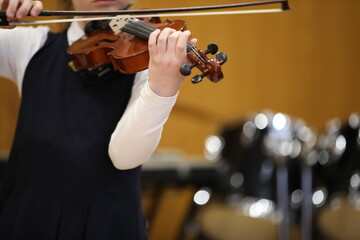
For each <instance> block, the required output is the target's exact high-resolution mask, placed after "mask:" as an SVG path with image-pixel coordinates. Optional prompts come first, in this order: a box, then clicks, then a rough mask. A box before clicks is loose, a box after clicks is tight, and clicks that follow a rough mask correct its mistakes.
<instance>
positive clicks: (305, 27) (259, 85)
mask: <svg viewBox="0 0 360 240" xmlns="http://www.w3.org/2000/svg"><path fill="white" fill-rule="evenodd" d="M234 2H236V1H213V0H208V1H205V0H198V1H191V2H190V1H186V2H184V1H180V0H173V1H164V0H156V1H155V0H147V1H142V2H141V3H140V0H138V1H137V2H135V5H134V6H135V7H139V8H163V7H174V6H184V5H189V4H191V5H207V4H224V3H234ZM242 2H244V1H242ZM289 3H290V6H291V8H292V9H291V10H290V11H287V12H283V13H268V14H254V15H232V16H211V17H209V16H208V17H186V18H182V19H185V20H186V21H187V25H188V28H189V29H190V30H191V31H192V34H193V36H194V37H196V38H198V39H199V43H198V47H199V49H204V48H206V46H207V44H208V43H211V42H215V43H217V44H218V45H219V50H220V51H223V52H225V53H227V55H228V59H229V60H228V62H227V63H226V64H225V65H223V72H224V74H225V79H224V80H223V81H221V82H219V83H217V84H214V83H211V82H209V81H204V82H202V83H200V84H197V85H193V84H191V83H190V82H189V81H188V82H186V83H185V85H184V87H183V88H182V91H181V93H180V96H179V99H178V102H177V104H176V106H175V108H174V110H173V112H172V114H171V116H170V118H169V121H168V123H167V124H166V126H165V129H164V133H163V138H162V141H161V143H160V147H162V148H180V149H183V150H184V151H185V152H186V153H188V154H201V153H202V148H203V146H202V144H203V140H204V138H205V137H206V136H207V135H209V134H213V133H216V131H217V130H218V129H219V128H220V127H221V126H222V124H224V123H226V122H228V121H230V120H234V119H240V118H244V117H246V116H248V114H250V113H252V112H257V111H261V110H263V109H271V110H273V111H281V112H284V113H287V114H289V115H291V116H296V117H300V118H303V119H304V120H305V121H306V122H307V123H308V124H309V125H310V126H312V127H315V128H317V129H319V130H320V131H321V129H322V128H323V126H324V124H325V123H326V121H327V120H329V119H331V118H333V117H340V118H341V119H343V120H345V119H346V118H347V117H348V116H349V114H350V113H351V112H354V111H360V94H359V93H360V82H359V80H360V46H359V43H360V32H359V29H360V17H359V15H358V13H359V11H360V1H358V0H347V1H343V0H316V1H315V0H302V1H295V0H293V1H291V0H290V1H289ZM44 5H45V6H49V7H48V8H49V9H54V8H52V7H51V6H52V5H51V1H46V2H45V4H44ZM195 72H196V71H195V70H194V73H195ZM17 104H18V100H17V92H16V88H15V87H13V86H12V85H11V84H9V83H7V82H6V81H5V80H1V81H0V117H1V118H0V149H3V150H4V149H8V148H9V147H10V143H11V136H12V133H13V131H14V123H15V121H16V118H15V115H16V114H15V113H14V110H15V109H17Z"/></svg>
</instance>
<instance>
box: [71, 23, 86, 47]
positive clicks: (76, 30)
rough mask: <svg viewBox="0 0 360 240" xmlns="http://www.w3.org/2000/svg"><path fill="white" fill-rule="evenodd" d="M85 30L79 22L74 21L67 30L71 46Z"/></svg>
mask: <svg viewBox="0 0 360 240" xmlns="http://www.w3.org/2000/svg"><path fill="white" fill-rule="evenodd" d="M84 34H85V32H84V30H83V29H82V28H81V27H80V25H79V23H78V22H72V23H71V24H70V27H69V29H68V32H67V39H68V43H69V46H70V45H71V44H73V43H74V42H75V41H77V40H79V39H80V38H81V37H82V36H84Z"/></svg>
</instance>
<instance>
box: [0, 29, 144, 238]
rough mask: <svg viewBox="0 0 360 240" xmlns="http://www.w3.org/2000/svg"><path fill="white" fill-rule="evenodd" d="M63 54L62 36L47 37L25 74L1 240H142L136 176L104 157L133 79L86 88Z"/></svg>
mask: <svg viewBox="0 0 360 240" xmlns="http://www.w3.org/2000/svg"><path fill="white" fill-rule="evenodd" d="M67 47H68V44H67V35H66V32H63V33H60V34H52V33H50V34H49V36H48V40H47V42H46V43H45V45H44V47H43V48H42V49H40V50H39V51H38V52H37V53H36V54H35V56H34V57H33V58H32V59H31V61H30V63H29V65H28V67H27V69H26V72H25V77H24V82H23V88H22V100H21V107H20V113H19V119H18V124H17V129H16V134H15V139H14V143H13V147H12V151H11V154H10V160H9V166H8V174H7V176H6V179H5V181H4V183H3V184H2V189H1V194H0V239H37V240H42V239H44V240H52V239H66V240H70V239H101V240H103V239H116V240H120V239H123V240H132V239H134V240H135V239H136V240H138V239H141V240H142V239H145V227H144V218H143V215H142V212H141V195H140V177H141V176H140V174H141V169H140V167H138V168H135V169H131V170H126V171H121V170H117V169H116V168H115V167H114V166H113V164H112V162H111V160H110V158H109V156H108V144H109V141H110V137H111V134H112V132H113V131H114V129H115V128H116V125H117V123H118V121H119V120H120V118H121V116H122V114H123V112H124V110H125V108H126V106H127V104H128V101H129V98H130V95H131V89H132V86H133V81H134V75H124V74H121V73H120V72H116V73H113V74H114V76H113V77H112V78H111V79H106V80H104V81H102V82H100V83H99V84H88V83H86V82H85V81H84V80H83V79H82V78H81V77H80V76H79V75H78V74H77V73H74V72H73V71H72V69H71V68H70V67H69V66H68V62H69V61H70V60H71V57H70V56H69V55H68V54H67V52H66V49H67ZM118 147H119V148H120V147H122V146H118Z"/></svg>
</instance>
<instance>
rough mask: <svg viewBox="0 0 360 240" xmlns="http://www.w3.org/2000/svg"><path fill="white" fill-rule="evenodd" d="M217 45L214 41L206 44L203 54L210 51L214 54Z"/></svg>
mask: <svg viewBox="0 0 360 240" xmlns="http://www.w3.org/2000/svg"><path fill="white" fill-rule="evenodd" d="M218 49H219V48H218V46H217V45H216V44H215V43H210V44H209V45H208V46H207V49H206V50H205V51H204V53H205V54H208V53H211V54H212V55H214V54H215V53H217V51H218Z"/></svg>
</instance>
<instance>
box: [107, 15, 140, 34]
mask: <svg viewBox="0 0 360 240" xmlns="http://www.w3.org/2000/svg"><path fill="white" fill-rule="evenodd" d="M131 19H135V18H134V17H131V16H130V15H118V16H116V17H114V18H113V19H112V20H111V21H110V23H109V25H110V27H111V29H112V30H113V32H114V34H115V35H117V34H119V33H120V32H121V28H122V27H123V26H124V25H125V23H126V22H127V21H129V20H131Z"/></svg>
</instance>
